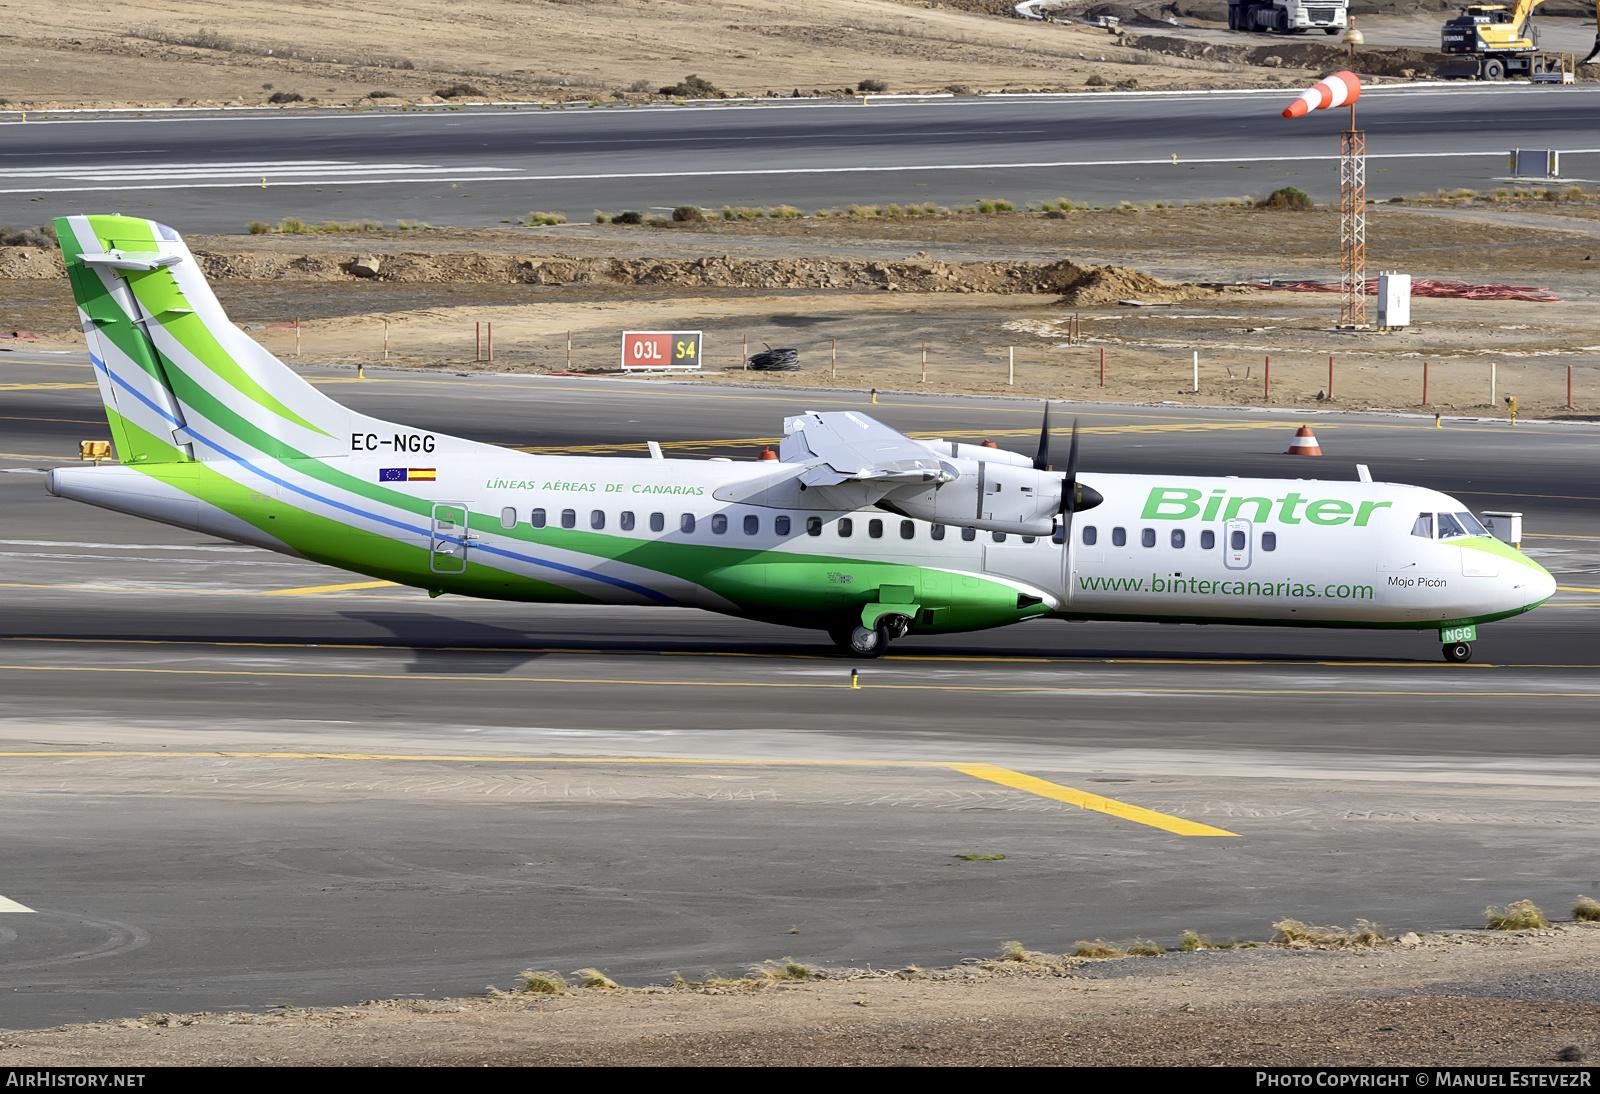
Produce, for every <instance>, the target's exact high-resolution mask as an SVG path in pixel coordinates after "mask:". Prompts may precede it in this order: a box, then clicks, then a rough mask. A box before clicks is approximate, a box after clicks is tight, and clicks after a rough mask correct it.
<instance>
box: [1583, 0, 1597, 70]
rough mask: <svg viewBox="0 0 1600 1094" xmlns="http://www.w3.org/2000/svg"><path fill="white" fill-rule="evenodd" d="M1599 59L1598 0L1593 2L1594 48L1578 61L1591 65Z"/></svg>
mask: <svg viewBox="0 0 1600 1094" xmlns="http://www.w3.org/2000/svg"><path fill="white" fill-rule="evenodd" d="M1596 61H1600V0H1595V3H1594V48H1593V49H1591V50H1590V51H1589V56H1587V57H1585V58H1584V59H1583V60H1581V61H1579V62H1578V63H1579V64H1580V65H1592V64H1594V63H1595V62H1596Z"/></svg>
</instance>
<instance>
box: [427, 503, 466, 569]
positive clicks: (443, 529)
mask: <svg viewBox="0 0 1600 1094" xmlns="http://www.w3.org/2000/svg"><path fill="white" fill-rule="evenodd" d="M430 539H431V543H430V544H429V550H428V568H429V569H430V570H432V571H433V572H434V573H436V574H459V573H461V572H462V571H464V570H465V569H466V568H467V545H468V544H469V543H471V542H472V536H471V534H470V533H469V531H468V529H467V507H466V506H465V505H458V504H456V503H454V502H441V503H440V504H437V505H435V506H434V507H433V534H432V536H431V537H430Z"/></svg>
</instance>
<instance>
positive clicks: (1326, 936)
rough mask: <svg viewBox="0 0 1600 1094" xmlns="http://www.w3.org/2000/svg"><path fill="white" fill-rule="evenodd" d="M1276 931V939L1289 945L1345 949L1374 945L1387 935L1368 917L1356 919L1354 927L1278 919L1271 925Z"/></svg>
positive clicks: (1382, 940)
mask: <svg viewBox="0 0 1600 1094" xmlns="http://www.w3.org/2000/svg"><path fill="white" fill-rule="evenodd" d="M1272 929H1273V930H1275V931H1277V932H1278V938H1277V941H1279V942H1286V943H1289V944H1291V945H1293V944H1296V943H1298V944H1300V945H1304V946H1320V947H1323V948H1326V949H1347V948H1349V947H1352V946H1376V945H1377V944H1378V943H1379V942H1384V941H1387V940H1388V938H1389V936H1388V935H1387V934H1385V933H1384V930H1383V928H1382V927H1380V926H1378V925H1377V924H1376V923H1374V922H1372V921H1371V920H1370V919H1358V920H1356V925H1355V926H1354V927H1350V928H1346V927H1318V926H1315V925H1314V924H1311V923H1302V922H1301V921H1300V920H1298V919H1280V920H1278V922H1276V923H1274V924H1273V925H1272Z"/></svg>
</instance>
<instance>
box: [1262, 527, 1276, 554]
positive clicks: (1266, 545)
mask: <svg viewBox="0 0 1600 1094" xmlns="http://www.w3.org/2000/svg"><path fill="white" fill-rule="evenodd" d="M1261 549H1262V550H1263V551H1276V550H1277V549H1278V533H1276V532H1262V533H1261Z"/></svg>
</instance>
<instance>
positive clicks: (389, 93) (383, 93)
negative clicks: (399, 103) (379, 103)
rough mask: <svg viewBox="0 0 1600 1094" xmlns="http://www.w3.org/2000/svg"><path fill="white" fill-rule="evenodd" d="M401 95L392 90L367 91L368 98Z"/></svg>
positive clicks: (390, 97)
mask: <svg viewBox="0 0 1600 1094" xmlns="http://www.w3.org/2000/svg"><path fill="white" fill-rule="evenodd" d="M399 97H400V96H398V95H396V94H395V93H394V92H392V91H369V92H367V98H369V99H398V98H399Z"/></svg>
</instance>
